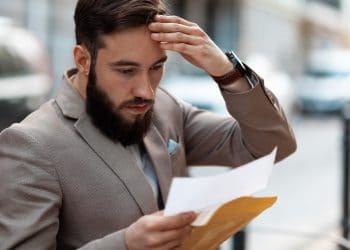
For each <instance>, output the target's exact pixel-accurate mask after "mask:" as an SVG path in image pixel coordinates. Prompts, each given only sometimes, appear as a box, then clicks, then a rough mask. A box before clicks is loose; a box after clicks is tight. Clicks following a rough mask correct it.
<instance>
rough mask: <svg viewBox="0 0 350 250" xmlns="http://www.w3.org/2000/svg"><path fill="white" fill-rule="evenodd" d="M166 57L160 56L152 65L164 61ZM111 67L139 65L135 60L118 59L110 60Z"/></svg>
mask: <svg viewBox="0 0 350 250" xmlns="http://www.w3.org/2000/svg"><path fill="white" fill-rule="evenodd" d="M167 59H168V57H167V56H164V57H162V58H161V59H159V60H158V61H156V62H155V63H153V64H152V66H154V65H157V64H159V63H164V62H166V60H167ZM109 65H110V66H112V67H121V66H134V67H140V66H141V65H140V64H139V63H138V62H135V61H129V60H120V61H117V62H112V63H110V64H109Z"/></svg>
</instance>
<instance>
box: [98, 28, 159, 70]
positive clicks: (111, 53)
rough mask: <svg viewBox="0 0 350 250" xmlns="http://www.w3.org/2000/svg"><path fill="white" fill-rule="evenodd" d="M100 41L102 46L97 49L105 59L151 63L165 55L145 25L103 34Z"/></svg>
mask: <svg viewBox="0 0 350 250" xmlns="http://www.w3.org/2000/svg"><path fill="white" fill-rule="evenodd" d="M102 41H103V43H104V47H103V48H101V49H99V53H98V54H99V56H100V55H101V57H102V58H104V59H105V60H113V61H115V60H132V61H136V62H144V63H147V62H149V63H150V64H151V63H153V62H154V61H157V60H159V59H160V58H162V57H164V56H165V55H166V53H165V51H164V50H162V49H161V48H160V45H159V42H156V41H154V40H152V39H151V32H150V31H149V30H148V28H147V26H140V27H136V28H128V29H124V30H122V31H117V32H114V33H111V34H108V35H104V36H102Z"/></svg>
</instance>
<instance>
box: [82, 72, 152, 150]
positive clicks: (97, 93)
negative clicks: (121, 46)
mask: <svg viewBox="0 0 350 250" xmlns="http://www.w3.org/2000/svg"><path fill="white" fill-rule="evenodd" d="M153 103H154V101H153V100H145V99H143V98H140V97H135V98H134V99H132V100H129V101H125V102H123V103H121V104H120V105H119V106H117V107H116V106H115V105H114V104H113V102H112V101H111V99H110V98H109V96H108V94H107V93H106V92H105V91H104V90H102V89H101V88H100V87H99V86H98V84H97V78H96V72H95V70H94V68H92V70H90V72H89V78H88V84H87V90H86V112H87V114H88V115H89V116H90V117H91V119H92V122H93V124H94V125H95V126H96V127H97V128H98V129H99V130H100V131H101V132H102V133H103V134H104V135H105V136H107V137H108V138H109V139H111V140H112V141H114V142H120V143H121V144H122V145H123V146H128V145H132V144H137V143H140V142H141V141H142V139H143V137H144V136H145V135H146V133H147V131H148V130H149V127H150V124H151V122H152V120H153V107H152V108H151V109H149V110H148V111H147V112H146V113H145V115H144V116H142V115H137V116H136V117H135V120H134V121H133V122H130V121H127V120H126V119H125V118H124V117H123V116H122V113H121V110H122V109H123V108H127V107H128V106H129V105H142V104H153Z"/></svg>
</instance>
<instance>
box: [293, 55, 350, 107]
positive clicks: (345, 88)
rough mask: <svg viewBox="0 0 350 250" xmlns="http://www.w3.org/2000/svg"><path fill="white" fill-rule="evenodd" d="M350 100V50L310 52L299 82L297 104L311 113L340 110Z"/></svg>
mask: <svg viewBox="0 0 350 250" xmlns="http://www.w3.org/2000/svg"><path fill="white" fill-rule="evenodd" d="M349 101H350V50H345V49H322V50H316V51H313V52H312V53H310V55H309V57H308V60H307V65H306V70H305V73H304V74H303V76H302V77H301V78H300V80H299V81H298V88H297V105H298V106H299V108H300V109H301V110H303V111H307V112H335V111H340V110H341V109H342V107H343V105H344V104H345V103H346V102H349Z"/></svg>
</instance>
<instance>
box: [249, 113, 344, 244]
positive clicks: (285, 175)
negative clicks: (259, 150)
mask: <svg viewBox="0 0 350 250" xmlns="http://www.w3.org/2000/svg"><path fill="white" fill-rule="evenodd" d="M291 123H292V127H293V129H294V132H295V135H296V138H297V143H298V149H297V152H296V153H295V154H294V155H292V156H290V157H289V158H287V159H286V160H284V161H283V162H281V163H279V164H277V165H276V168H275V170H274V171H273V174H272V176H271V179H270V183H269V186H268V188H267V189H266V190H264V191H263V192H261V193H259V194H257V195H259V196H260V195H261V196H270V195H277V196H278V201H277V203H276V204H275V205H274V206H273V207H272V208H271V209H269V210H268V211H266V212H265V213H263V214H262V215H260V216H259V217H258V218H257V219H256V220H254V221H253V223H252V224H250V225H249V227H248V229H247V232H248V239H247V242H248V247H247V249H248V250H275V249H276V250H277V249H278V250H281V249H282V250H316V249H317V250H323V249H324V250H331V249H337V247H336V243H335V242H334V236H337V231H338V230H339V225H340V216H341V191H342V190H341V188H342V181H341V171H342V129H343V128H342V123H341V119H340V118H339V117H337V116H306V115H304V116H295V117H292V119H291ZM332 237H333V238H332ZM319 241H322V244H321V246H320V245H319V244H317V242H319ZM316 245H317V247H316Z"/></svg>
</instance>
